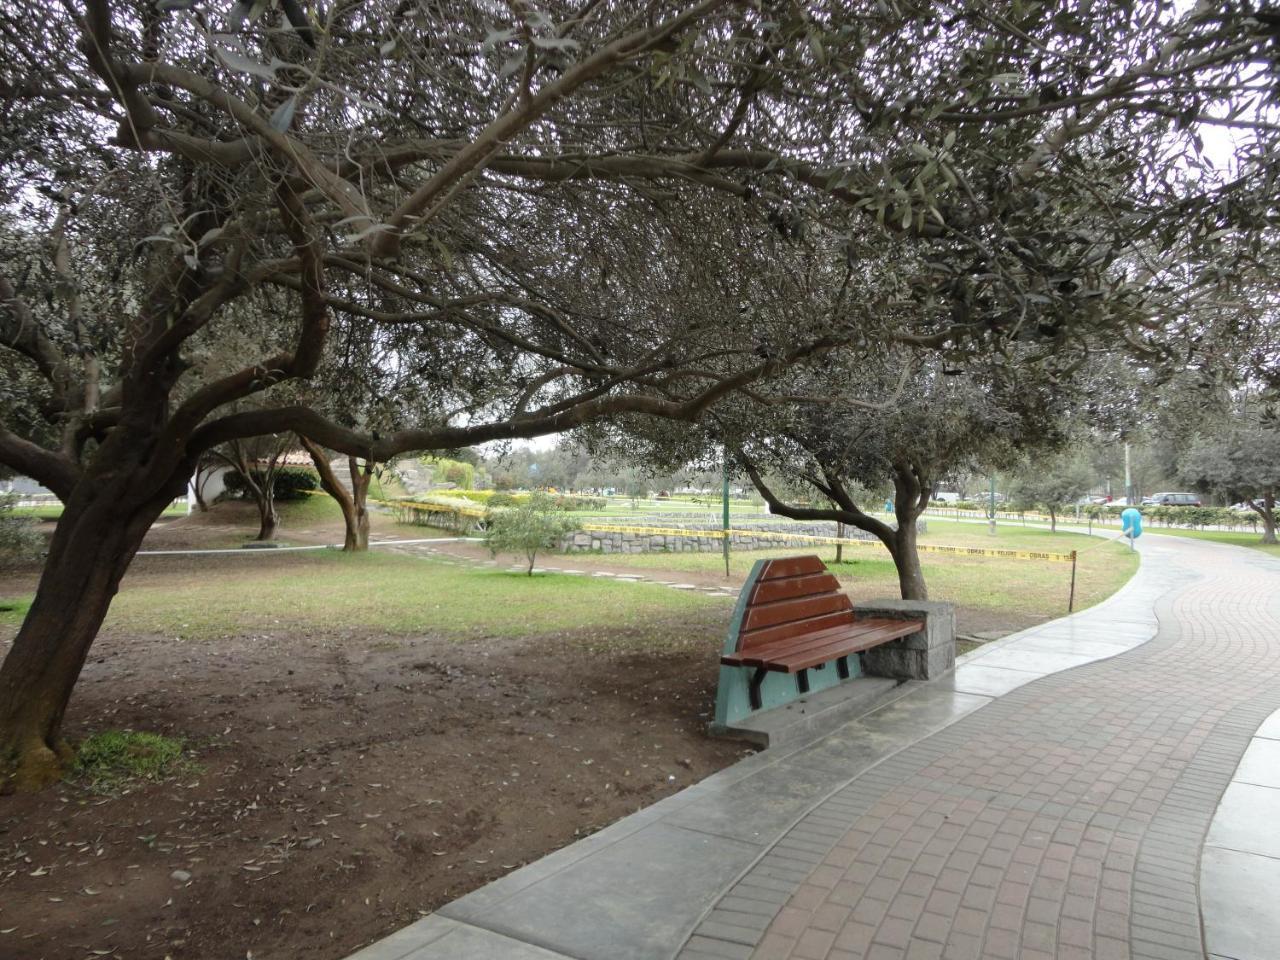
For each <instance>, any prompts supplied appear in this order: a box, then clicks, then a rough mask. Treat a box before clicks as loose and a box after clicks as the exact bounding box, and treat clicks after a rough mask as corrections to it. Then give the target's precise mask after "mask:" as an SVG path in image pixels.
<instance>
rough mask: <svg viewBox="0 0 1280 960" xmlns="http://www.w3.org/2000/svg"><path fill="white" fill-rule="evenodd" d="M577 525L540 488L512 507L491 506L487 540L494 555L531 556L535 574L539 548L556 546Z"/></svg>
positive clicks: (486, 533) (531, 566)
mask: <svg viewBox="0 0 1280 960" xmlns="http://www.w3.org/2000/svg"><path fill="white" fill-rule="evenodd" d="M577 527H578V524H577V522H576V521H574V520H573V519H571V518H569V517H566V516H565V515H564V511H563V510H562V509H561V508H560V507H558V506H557V505H556V502H555V498H554V497H551V496H550V495H548V494H545V493H541V492H538V493H534V494H531V495H530V496H529V499H528V500H526V501H524V502H523V503H519V504H516V505H515V506H513V507H507V508H505V509H500V510H491V512H490V513H489V515H488V529H487V530H486V531H485V536H484V540H485V544H486V545H487V546H488V547H489V552H490V553H492V554H493V555H495V556H496V555H497V554H498V553H499V552H510V553H523V554H524V555H525V557H527V558H528V560H529V570H528V574H529V576H533V562H534V559H535V558H536V557H537V555H538V551H539V550H543V549H545V548H547V547H552V546H554V545H555V542H556V541H557V540H559V539H560V537H562V536H564V535H565V534H566V533H570V532H572V531H573V530H576V529H577Z"/></svg>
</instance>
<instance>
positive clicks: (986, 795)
mask: <svg viewBox="0 0 1280 960" xmlns="http://www.w3.org/2000/svg"><path fill="white" fill-rule="evenodd" d="M1148 539H1149V540H1151V541H1154V542H1147V540H1148ZM1142 552H1143V564H1142V567H1141V569H1140V570H1139V572H1138V574H1137V575H1136V576H1135V577H1134V578H1133V580H1131V581H1130V583H1129V584H1128V585H1127V586H1126V587H1125V588H1123V589H1122V590H1121V591H1120V592H1119V593H1117V594H1116V595H1115V596H1114V597H1112V598H1111V599H1110V600H1108V601H1107V602H1106V603H1104V604H1101V605H1099V606H1098V607H1095V608H1093V609H1090V610H1087V611H1084V612H1083V613H1080V614H1077V615H1075V616H1073V617H1069V618H1065V619H1063V620H1058V621H1054V622H1052V623H1049V624H1045V625H1043V626H1041V627H1037V628H1035V629H1033V630H1029V631H1025V632H1023V633H1021V634H1018V635H1015V636H1012V637H1008V638H1005V639H1003V640H1001V641H998V642H996V643H993V644H989V645H987V646H985V647H983V648H982V649H981V650H979V651H977V652H976V653H975V654H973V655H970V656H969V657H966V658H964V659H963V660H962V662H961V663H960V664H959V665H958V667H957V670H956V672H955V674H954V677H953V678H951V679H949V680H947V681H943V682H941V683H932V684H915V683H912V684H906V685H904V686H901V687H899V688H897V690H895V691H894V697H895V698H894V699H892V700H891V702H888V703H885V704H884V705H882V706H880V707H879V709H876V710H874V711H873V712H871V713H868V714H867V715H865V716H863V717H861V718H859V719H857V720H854V721H852V722H850V723H848V724H845V725H844V726H842V727H841V728H839V729H838V730H836V731H834V732H833V733H830V734H828V735H827V736H824V737H822V738H820V739H819V740H817V741H815V742H811V743H808V744H803V745H800V746H792V747H778V748H774V749H771V750H769V751H766V752H764V753H761V754H757V755H755V756H753V757H750V758H748V759H747V760H744V761H743V762H741V763H739V764H736V765H735V766H733V767H731V768H729V769H727V770H724V771H721V772H720V773H718V774H716V775H714V776H712V777H710V778H708V779H707V780H705V781H703V782H702V783H699V784H697V785H696V786H694V787H691V788H689V789H687V790H684V791H682V792H681V793H679V794H676V795H674V796H672V797H669V798H668V799H666V800H664V801H662V802H660V803H658V804H655V805H654V806H652V807H649V808H647V809H645V810H642V811H640V812H638V813H636V814H634V815H632V816H630V817H627V818H626V819H624V820H622V821H619V822H618V823H616V824H614V825H613V826H611V827H609V828H607V829H605V830H603V831H601V832H600V833H597V834H595V835H593V836H591V837H589V838H587V839H586V840H583V841H580V842H578V843H575V844H573V845H571V846H569V847H566V848H565V849H563V850H560V851H558V852H556V853H554V854H551V855H550V856H548V857H545V858H543V859H542V860H540V861H538V862H537V863H534V864H531V865H529V866H527V867H524V868H522V869H520V870H517V871H515V872H514V873H512V874H510V875H508V876H506V877H504V878H502V879H501V880H498V881H496V882H494V883H492V884H489V885H488V886H486V887H483V888H481V889H480V890H477V891H475V892H474V893H471V894H469V895H467V896H465V897H463V898H461V899H460V900H457V901H454V902H453V903H450V904H448V905H446V906H445V907H443V908H442V909H441V910H439V911H438V912H437V913H436V914H434V915H432V916H430V917H427V918H425V919H424V920H422V921H420V922H419V923H416V924H413V925H412V926H410V927H407V928H405V929H404V930H401V931H400V932H398V933H396V934H394V935H393V936H391V937H388V938H387V939H385V940H382V941H379V942H378V943H375V944H373V945H372V946H370V947H368V948H366V949H365V950H363V951H361V952H360V953H359V954H357V955H356V957H357V958H358V960H401V958H412V960H436V958H451V960H464V958H515V960H521V958H542V960H555V958H557V957H560V958H575V960H596V958H599V960H605V958H609V960H614V958H621V960H627V958H634V960H642V958H644V960H648V958H653V960H658V958H662V960H666V958H670V957H673V956H676V955H679V956H681V957H682V958H685V960H699V958H704V960H705V958H711V957H715V958H721V960H725V958H737V957H741V958H746V957H752V956H755V957H799V958H807V960H823V958H831V960H851V958H854V957H868V958H870V957H886V958H890V957H946V958H961V957H975V958H976V957H1009V958H1014V957H1017V958H1029V960H1033V958H1037V957H1053V956H1057V957H1061V958H1070V957H1078V958H1084V957H1095V956H1096V957H1130V956H1132V957H1153V958H1155V957H1158V958H1160V960H1167V958H1176V957H1192V956H1195V957H1202V956H1204V951H1203V949H1202V947H1201V941H1200V922H1199V905H1198V903H1199V902H1198V897H1197V883H1198V865H1199V855H1200V846H1201V843H1202V842H1203V840H1204V836H1205V833H1206V831H1207V830H1208V827H1209V823H1210V819H1211V818H1212V816H1213V813H1214V810H1215V808H1216V807H1217V804H1218V801H1219V798H1220V797H1221V796H1222V793H1223V790H1224V789H1225V788H1226V787H1227V784H1228V781H1229V780H1230V778H1231V776H1232V774H1233V772H1234V771H1235V768H1236V765H1237V763H1238V761H1239V759H1240V756H1241V754H1242V753H1243V752H1244V750H1245V747H1246V746H1247V745H1248V743H1249V739H1250V737H1251V736H1252V734H1253V733H1254V731H1255V730H1257V728H1258V727H1259V725H1260V724H1261V723H1262V721H1263V719H1264V718H1265V716H1266V715H1267V714H1269V713H1270V712H1271V711H1272V710H1274V709H1276V708H1280V684H1277V683H1276V682H1275V681H1276V679H1277V677H1280V630H1278V629H1277V628H1278V627H1280V605H1278V604H1277V600H1275V599H1272V597H1273V596H1275V597H1277V598H1280V591H1277V590H1276V589H1275V588H1276V586H1277V585H1280V563H1277V562H1276V561H1274V560H1272V559H1270V558H1268V557H1266V556H1264V555H1262V554H1260V553H1254V552H1250V551H1245V550H1243V549H1237V548H1230V547H1221V546H1218V545H1213V544H1205V543H1202V542H1199V541H1192V540H1179V539H1177V538H1173V537H1165V538H1144V541H1143V542H1142ZM1063 671H1065V672H1063ZM1228 899H1230V898H1228ZM1208 902H1210V903H1213V902H1216V901H1214V900H1213V898H1209V899H1208ZM1238 919H1239V918H1238V917H1234V916H1233V917H1224V918H1223V919H1222V921H1221V922H1223V923H1225V924H1227V925H1230V926H1232V927H1233V928H1234V927H1235V926H1237V925H1238ZM353 960H355V958H353ZM1249 960H1253V958H1249Z"/></svg>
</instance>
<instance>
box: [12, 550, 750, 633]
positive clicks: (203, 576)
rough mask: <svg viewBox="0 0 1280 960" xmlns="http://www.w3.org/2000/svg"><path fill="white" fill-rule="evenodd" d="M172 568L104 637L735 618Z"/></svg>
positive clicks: (566, 584)
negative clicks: (116, 634)
mask: <svg viewBox="0 0 1280 960" xmlns="http://www.w3.org/2000/svg"><path fill="white" fill-rule="evenodd" d="M161 562H162V561H161V560H159V559H157V560H153V561H150V563H151V564H152V566H147V563H148V561H146V560H142V561H139V565H138V568H137V569H138V571H139V573H140V574H141V576H139V577H138V578H136V579H133V578H126V579H125V582H124V585H123V587H122V589H121V591H120V594H119V596H117V597H116V600H115V603H113V604H112V607H111V612H110V613H109V614H108V616H107V621H106V624H105V626H104V630H107V631H118V632H130V633H161V634H169V635H172V636H180V637H184V638H195V639H201V638H207V637H214V636H220V635H224V634H229V633H237V634H239V633H259V632H260V633H270V632H272V631H279V630H286V629H288V630H302V631H310V630H315V631H325V630H338V629H346V628H361V629H366V630H369V631H374V632H386V633H402V634H415V633H433V634H444V635H446V636H453V637H457V638H465V637H469V636H477V635H479V636H517V635H521V634H539V633H553V632H557V631H565V630H574V629H577V628H582V627H619V628H620V627H625V626H642V625H644V624H645V623H646V622H649V621H652V620H654V619H655V618H659V617H661V618H674V617H686V616H697V615H701V614H702V613H712V614H714V612H715V611H718V610H723V611H724V612H725V613H726V615H727V613H728V610H729V604H728V602H727V601H725V600H722V599H720V600H717V599H713V598H710V597H706V596H703V595H699V594H689V593H683V592H678V591H675V590H671V589H669V588H666V587H660V586H656V585H653V584H619V583H614V582H611V581H607V580H603V579H593V578H591V577H581V576H571V575H567V574H538V575H535V576H533V577H528V576H524V575H519V574H513V573H508V572H506V571H503V570H497V569H492V568H487V567H471V566H450V565H447V564H444V563H440V562H437V561H433V560H429V559H422V558H418V557H406V556H399V555H395V554H385V553H376V552H374V553H367V554H343V553H340V552H337V551H333V552H316V553H298V554H279V555H273V556H271V557H263V558H262V559H259V558H257V557H244V558H228V559H225V560H217V561H209V564H210V565H209V566H207V567H201V568H199V571H200V572H193V570H195V569H196V568H194V567H193V566H187V567H185V568H184V569H183V570H182V572H181V573H174V574H173V575H172V576H170V575H169V574H167V573H166V572H164V570H163V568H162V567H161V566H160V564H161ZM213 563H216V564H217V566H216V567H215V566H213V565H212V564H213ZM25 599H27V598H23V600H25ZM7 602H8V603H12V602H13V601H7ZM18 605H19V606H24V604H23V603H21V602H20V603H19V604H18ZM20 619H21V617H20V613H19V612H18V611H10V612H7V613H0V622H4V623H11V624H13V625H15V626H16V625H17V624H18V623H19V622H20Z"/></svg>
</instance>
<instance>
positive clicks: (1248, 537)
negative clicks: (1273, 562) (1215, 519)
mask: <svg viewBox="0 0 1280 960" xmlns="http://www.w3.org/2000/svg"><path fill="white" fill-rule="evenodd" d="M1142 532H1143V533H1144V534H1146V533H1155V534H1160V535H1162V536H1169V537H1191V538H1192V539H1193V540H1212V541H1213V542H1214V543H1229V544H1231V545H1232V546H1235V547H1249V548H1250V549H1253V550H1261V551H1262V552H1263V553H1269V554H1271V556H1273V557H1280V545H1277V544H1274V543H1263V542H1262V534H1261V533H1254V532H1253V531H1249V532H1245V531H1243V530H1178V529H1169V528H1166V527H1143V528H1142Z"/></svg>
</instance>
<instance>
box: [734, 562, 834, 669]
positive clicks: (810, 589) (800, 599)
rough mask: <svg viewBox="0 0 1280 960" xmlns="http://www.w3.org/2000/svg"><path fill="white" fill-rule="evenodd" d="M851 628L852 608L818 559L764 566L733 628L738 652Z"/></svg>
mask: <svg viewBox="0 0 1280 960" xmlns="http://www.w3.org/2000/svg"><path fill="white" fill-rule="evenodd" d="M852 622H853V603H852V602H851V601H850V600H849V597H848V596H847V595H846V594H845V593H844V592H843V591H842V590H841V589H840V582H839V581H838V580H837V579H836V578H835V576H834V575H833V574H832V573H831V572H830V571H829V570H827V567H826V564H824V563H823V562H822V561H821V560H820V559H819V558H817V557H780V558H778V559H776V560H766V561H764V564H763V566H762V567H761V569H760V571H759V574H758V576H757V577H756V579H755V582H754V583H753V584H752V586H751V588H750V593H749V594H748V595H747V602H746V605H745V606H744V607H743V608H742V620H741V622H740V623H739V625H738V645H737V649H738V650H739V651H742V650H749V649H751V648H752V647H755V646H759V645H761V644H765V643H774V642H776V641H778V640H789V639H791V638H792V637H806V636H808V635H809V634H812V633H816V632H818V631H819V630H828V629H830V628H831V627H838V626H843V625H845V624H849V623H852Z"/></svg>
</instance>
